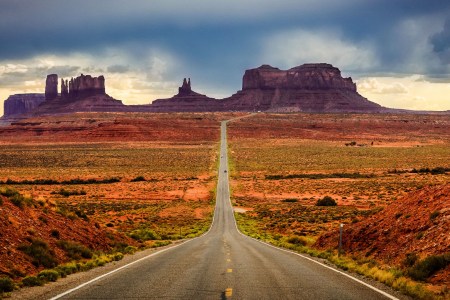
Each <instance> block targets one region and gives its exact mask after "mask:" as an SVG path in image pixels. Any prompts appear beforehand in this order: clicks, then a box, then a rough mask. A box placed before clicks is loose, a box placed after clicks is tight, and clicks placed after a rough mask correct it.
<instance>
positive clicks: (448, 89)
mask: <svg viewBox="0 0 450 300" xmlns="http://www.w3.org/2000/svg"><path fill="white" fill-rule="evenodd" d="M356 84H357V87H358V92H359V93H360V94H361V95H363V96H364V97H366V98H368V99H370V100H372V101H374V102H377V103H379V104H381V105H383V106H386V107H391V108H403V109H413V110H435V111H443V110H450V97H449V95H450V82H449V83H440V82H430V81H427V80H426V79H425V77H424V76H423V75H411V76H406V77H368V78H360V79H359V80H357V82H356Z"/></svg>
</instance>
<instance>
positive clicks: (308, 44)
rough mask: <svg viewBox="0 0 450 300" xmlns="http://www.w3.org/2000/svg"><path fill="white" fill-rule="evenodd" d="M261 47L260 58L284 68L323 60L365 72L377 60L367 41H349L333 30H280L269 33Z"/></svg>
mask: <svg viewBox="0 0 450 300" xmlns="http://www.w3.org/2000/svg"><path fill="white" fill-rule="evenodd" d="M263 48H264V50H263V54H262V59H261V60H262V61H265V62H268V63H271V64H274V65H275V66H281V67H284V68H290V67H294V66H297V65H300V64H303V63H307V62H326V63H331V64H333V65H334V66H336V67H339V68H340V69H344V70H348V71H354V70H358V71H364V70H368V69H370V68H374V67H376V66H377V64H378V63H379V62H378V58H377V55H376V54H375V52H374V51H373V49H372V48H371V46H370V43H369V42H358V43H356V42H352V41H349V40H347V39H345V38H344V37H343V36H342V34H341V33H340V32H339V31H336V30H304V29H295V30H288V31H283V32H279V33H275V34H273V35H271V36H269V37H268V38H267V39H266V40H265V41H264V42H263Z"/></svg>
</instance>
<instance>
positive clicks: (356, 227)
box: [0, 113, 450, 297]
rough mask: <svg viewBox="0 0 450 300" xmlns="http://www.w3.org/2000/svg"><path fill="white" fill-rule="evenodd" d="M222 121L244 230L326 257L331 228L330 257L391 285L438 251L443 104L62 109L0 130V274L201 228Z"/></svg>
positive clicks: (444, 292)
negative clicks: (439, 109)
mask: <svg viewBox="0 0 450 300" xmlns="http://www.w3.org/2000/svg"><path fill="white" fill-rule="evenodd" d="M222 120H231V121H230V122H229V123H228V141H229V158H230V180H231V193H232V204H233V205H234V209H235V215H236V219H237V222H238V226H239V228H240V230H241V231H243V232H244V233H246V234H248V235H250V236H253V237H255V238H258V239H262V240H265V241H268V242H271V243H273V244H276V245H279V246H283V247H286V248H289V249H293V250H295V251H301V252H307V253H310V254H312V255H314V256H319V257H322V258H330V257H334V256H335V255H336V253H337V251H338V249H337V248H338V233H339V226H340V224H343V226H344V240H343V247H342V249H341V251H342V255H343V257H344V258H346V257H348V258H349V261H343V260H335V261H334V263H335V264H337V265H339V264H341V267H342V268H344V269H347V270H350V271H355V270H356V271H355V272H357V273H361V274H364V275H367V274H366V273H367V272H366V271H370V270H371V269H372V268H377V270H380V272H381V271H384V272H388V274H393V275H391V276H392V278H391V277H389V276H390V275H385V276H388V277H389V278H388V280H391V279H392V280H391V281H392V282H390V283H389V282H385V281H383V280H384V279H383V278H378V277H377V276H376V275H373V276H371V277H372V278H375V279H378V280H380V281H382V282H385V283H387V284H390V285H391V286H394V288H397V289H400V290H402V287H401V286H400V285H401V284H405V285H406V283H402V282H399V283H398V285H399V286H397V287H396V286H395V282H396V281H395V280H398V278H407V279H405V280H410V276H409V275H408V274H409V273H411V272H412V271H411V268H412V267H413V266H414V265H415V264H416V262H417V263H418V262H420V261H421V260H424V259H426V258H427V257H430V256H439V257H440V256H444V255H447V256H448V253H449V251H450V238H449V235H448V231H449V230H450V221H449V220H450V219H449V218H450V189H449V185H450V118H449V115H448V114H447V115H445V114H303V113H292V114H275V113H272V114H271V113H253V114H247V113H76V114H71V115H61V116H51V117H50V116H49V117H37V118H33V119H27V120H24V121H19V122H16V123H13V124H11V125H10V126H8V127H1V128H0V167H1V170H2V172H1V174H0V181H1V184H0V191H1V193H2V197H1V199H2V202H1V203H2V204H1V205H0V210H1V214H0V227H1V232H2V234H1V235H0V246H1V247H2V248H3V249H4V251H2V252H1V253H0V261H1V263H0V272H1V273H2V274H5V275H8V276H10V277H12V278H13V279H14V280H16V281H18V282H19V281H20V280H23V279H24V278H26V277H27V276H28V277H29V276H34V275H37V274H39V272H42V270H44V269H49V268H57V267H58V266H61V265H66V266H67V265H68V264H70V263H71V262H74V261H75V262H77V263H78V266H77V267H76V268H78V270H80V269H81V270H83V268H85V269H88V268H89V267H90V266H89V265H88V266H86V264H87V262H89V261H92V260H96V261H97V263H98V261H99V260H101V258H102V257H104V256H105V255H106V256H108V255H112V257H113V258H112V259H120V257H119V258H118V257H117V253H120V254H124V253H125V254H126V253H133V252H134V251H137V250H138V249H142V248H148V247H158V246H163V245H167V244H170V243H171V242H173V241H175V240H179V239H185V238H192V237H195V236H198V235H200V234H202V233H203V232H205V231H206V230H207V229H208V227H209V225H210V223H211V220H212V213H213V209H214V199H215V196H214V195H215V184H216V181H217V163H218V153H219V152H218V149H219V133H220V132H219V129H220V121H222ZM326 196H328V197H331V198H332V199H333V201H334V202H335V204H336V205H333V206H321V205H318V201H319V200H321V199H323V198H324V197H326ZM35 244H36V245H38V246H39V245H41V248H39V249H40V250H42V249H44V250H45V249H46V250H45V251H46V252H47V254H48V255H49V256H50V258H51V259H50V262H47V261H46V260H45V259H44V260H42V259H39V258H38V259H36V258H32V255H31V254H30V252H27V251H31V250H30V247H31V246H33V245H35ZM27 247H28V248H27ZM27 249H28V250H27ZM83 251H84V252H83ZM86 252H87V253H86ZM102 255H103V256H102ZM114 255H116V256H114ZM105 259H106V258H105ZM408 259H409V260H408ZM46 264H47V265H46ZM99 264H102V263H99ZM349 264H356V265H359V266H363V267H364V266H365V267H364V268H366V269H367V270H365V271H364V270H361V269H358V268H356V267H349ZM70 272H71V271H69V272H68V273H70ZM389 272H390V273H389ZM408 272H409V273H408ZM396 276H397V277H396ZM449 276H450V269H449V265H448V264H447V265H446V267H444V268H440V269H438V270H435V271H433V272H432V273H430V274H429V276H427V277H425V278H421V279H420V280H419V279H417V280H418V281H419V282H420V284H421V285H420V288H421V289H425V290H427V291H428V290H429V291H431V292H432V293H434V296H436V297H446V296H448V284H449ZM381 277H382V276H381ZM402 291H403V290H402ZM403 292H405V291H403ZM414 295H415V296H417V295H419V296H420V295H421V294H420V293H416V294H414ZM423 295H424V296H423V297H428V296H427V295H429V294H428V292H426V293H425V292H423ZM419 296H417V297H419Z"/></svg>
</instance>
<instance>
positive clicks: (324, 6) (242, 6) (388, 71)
mask: <svg viewBox="0 0 450 300" xmlns="http://www.w3.org/2000/svg"><path fill="white" fill-rule="evenodd" d="M311 62H326V63H331V64H333V65H334V66H336V67H338V68H340V69H341V71H342V73H343V75H344V76H346V77H347V76H351V77H352V78H353V79H354V80H355V81H356V82H357V86H358V91H359V92H360V93H361V94H362V95H363V96H365V97H367V98H369V99H370V100H372V101H374V102H377V103H380V104H382V105H384V106H388V107H396V108H408V109H425V110H449V109H450V1H448V0H339V1H338V0H330V1H320V0H277V1H274V0H271V1H269V0H222V1H216V0H190V1H186V0H160V1H158V0H95V1H92V0H71V1H61V0H40V1H35V0H1V1H0V99H1V100H0V101H3V100H4V99H6V98H7V97H8V95H10V94H15V93H34V92H43V89H44V85H45V77H46V75H47V74H50V73H57V74H58V75H59V76H60V77H64V78H67V77H72V76H78V75H79V74H80V73H84V74H91V75H95V76H98V75H101V74H103V75H104V76H105V77H106V89H107V93H108V94H110V95H111V96H113V97H115V98H117V99H120V100H123V101H124V103H126V104H135V103H149V102H151V101H152V100H154V99H157V98H162V97H169V96H172V95H173V94H175V93H176V92H177V87H178V86H179V85H180V84H181V81H182V79H183V77H191V80H192V84H193V89H194V90H196V91H197V92H200V93H202V94H207V95H209V96H212V97H217V98H221V97H225V96H229V95H231V94H232V93H234V92H235V91H237V90H239V89H240V88H241V80H242V75H243V73H244V70H245V69H249V68H254V67H258V66H259V65H261V64H270V65H273V66H276V67H279V68H281V69H289V68H291V67H294V66H298V65H301V64H303V63H311ZM0 104H1V103H0ZM0 114H3V105H1V108H0Z"/></svg>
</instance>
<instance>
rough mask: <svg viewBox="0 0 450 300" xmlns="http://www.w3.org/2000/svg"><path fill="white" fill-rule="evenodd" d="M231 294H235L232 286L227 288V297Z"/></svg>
mask: <svg viewBox="0 0 450 300" xmlns="http://www.w3.org/2000/svg"><path fill="white" fill-rule="evenodd" d="M231 296H233V289H232V288H227V289H226V290H225V297H227V298H229V297H231Z"/></svg>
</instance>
